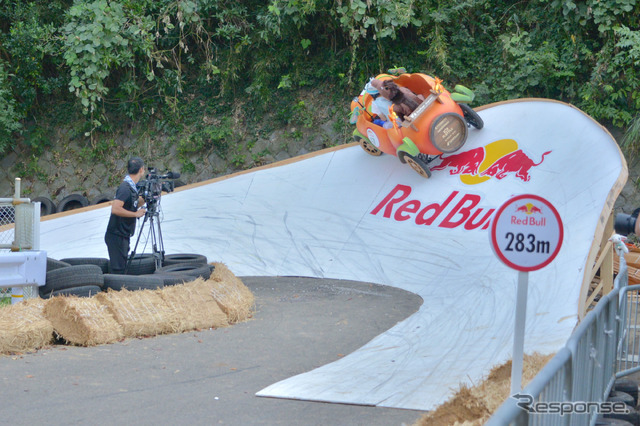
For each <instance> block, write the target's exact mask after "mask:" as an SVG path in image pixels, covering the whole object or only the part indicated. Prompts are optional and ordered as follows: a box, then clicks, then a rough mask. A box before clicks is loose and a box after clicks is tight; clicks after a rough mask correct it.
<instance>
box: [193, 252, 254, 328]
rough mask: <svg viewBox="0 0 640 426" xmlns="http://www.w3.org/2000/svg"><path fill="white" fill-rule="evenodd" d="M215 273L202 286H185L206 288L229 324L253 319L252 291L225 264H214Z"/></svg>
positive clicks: (194, 284)
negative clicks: (225, 315)
mask: <svg viewBox="0 0 640 426" xmlns="http://www.w3.org/2000/svg"><path fill="white" fill-rule="evenodd" d="M212 265H214V266H215V269H214V270H213V273H212V274H211V276H210V277H209V279H208V280H206V281H204V282H203V283H201V284H196V283H187V284H185V286H193V287H197V288H201V289H202V288H204V289H205V290H206V291H207V292H208V293H209V294H210V295H211V296H213V298H214V299H215V300H216V302H218V305H219V306H220V308H221V309H222V312H224V313H225V314H227V317H228V319H229V323H231V324H233V323H236V322H239V321H245V320H247V319H249V318H251V311H252V309H253V305H254V302H255V298H254V296H253V293H251V290H249V288H247V286H245V285H244V283H243V282H242V280H240V278H238V277H236V276H235V275H234V274H233V272H231V271H230V270H229V268H227V265H225V264H224V263H219V262H214V263H212Z"/></svg>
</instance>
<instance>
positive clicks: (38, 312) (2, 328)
mask: <svg viewBox="0 0 640 426" xmlns="http://www.w3.org/2000/svg"><path fill="white" fill-rule="evenodd" d="M44 305H45V301H44V300H43V299H40V298H35V299H25V300H24V301H23V302H20V303H16V304H15V305H9V306H4V307H2V308H0V353H4V354H8V353H14V352H27V351H34V350H36V349H39V348H41V347H43V346H46V345H48V344H50V343H51V341H52V340H53V325H51V322H49V321H48V320H47V319H46V318H45V317H44V314H43V313H42V311H43V309H44Z"/></svg>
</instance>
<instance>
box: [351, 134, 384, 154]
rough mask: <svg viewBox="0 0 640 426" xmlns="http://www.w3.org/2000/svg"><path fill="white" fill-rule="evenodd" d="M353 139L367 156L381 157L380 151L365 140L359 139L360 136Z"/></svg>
mask: <svg viewBox="0 0 640 426" xmlns="http://www.w3.org/2000/svg"><path fill="white" fill-rule="evenodd" d="M353 139H355V141H356V142H358V143H359V144H360V146H361V147H362V149H364V151H365V152H366V153H367V154H369V155H373V156H376V157H377V156H379V155H382V151H380V150H379V149H378V148H376V147H375V146H374V145H373V144H372V143H371V142H369V141H368V140H366V139H365V138H363V137H360V136H354V137H353Z"/></svg>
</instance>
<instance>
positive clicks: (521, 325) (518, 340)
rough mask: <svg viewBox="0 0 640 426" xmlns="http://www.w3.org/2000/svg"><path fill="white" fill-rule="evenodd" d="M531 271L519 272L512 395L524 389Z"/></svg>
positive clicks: (514, 331) (512, 364)
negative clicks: (528, 292) (524, 360)
mask: <svg viewBox="0 0 640 426" xmlns="http://www.w3.org/2000/svg"><path fill="white" fill-rule="evenodd" d="M528 287H529V273H528V272H522V271H519V272H518V290H517V292H516V324H515V328H514V330H513V357H512V359H511V395H515V394H516V393H518V392H520V391H521V390H522V363H523V359H524V329H525V322H526V319H527V291H528Z"/></svg>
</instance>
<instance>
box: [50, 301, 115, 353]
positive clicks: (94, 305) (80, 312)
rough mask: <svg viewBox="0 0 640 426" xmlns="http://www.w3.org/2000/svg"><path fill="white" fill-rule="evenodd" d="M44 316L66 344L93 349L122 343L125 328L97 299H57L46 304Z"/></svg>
mask: <svg viewBox="0 0 640 426" xmlns="http://www.w3.org/2000/svg"><path fill="white" fill-rule="evenodd" d="M44 316H45V317H46V318H47V319H48V320H49V321H51V324H53V329H54V330H55V332H56V333H57V334H59V335H60V337H62V338H63V339H64V340H66V341H67V342H69V343H72V344H74V345H81V346H92V345H101V344H105V343H112V342H115V341H117V340H120V339H122V337H123V334H122V328H121V327H120V325H119V324H118V323H117V322H116V320H115V319H114V318H113V316H111V314H110V313H109V311H108V310H107V307H106V306H104V305H103V304H101V303H100V302H99V301H98V300H97V299H96V298H95V297H77V296H57V297H54V298H52V299H49V300H48V301H47V304H46V305H45V307H44Z"/></svg>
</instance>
